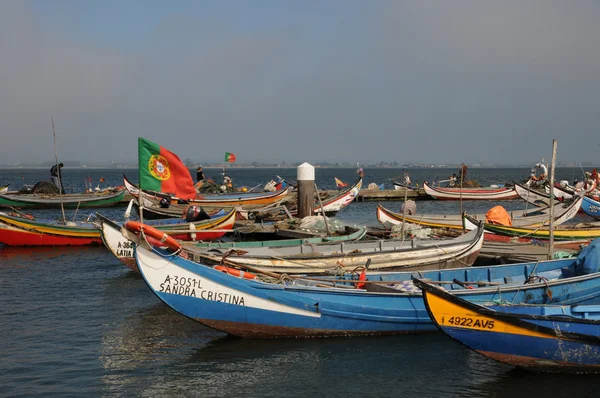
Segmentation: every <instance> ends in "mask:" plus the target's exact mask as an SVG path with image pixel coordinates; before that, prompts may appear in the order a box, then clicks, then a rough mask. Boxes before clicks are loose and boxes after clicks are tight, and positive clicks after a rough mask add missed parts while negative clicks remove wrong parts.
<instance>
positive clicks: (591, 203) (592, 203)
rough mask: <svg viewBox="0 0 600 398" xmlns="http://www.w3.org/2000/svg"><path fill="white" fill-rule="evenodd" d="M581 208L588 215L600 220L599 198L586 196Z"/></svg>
mask: <svg viewBox="0 0 600 398" xmlns="http://www.w3.org/2000/svg"><path fill="white" fill-rule="evenodd" d="M581 209H582V210H583V211H584V213H585V214H587V215H588V216H590V217H592V218H595V219H596V220H600V202H598V201H597V200H594V199H592V198H590V197H588V196H584V197H583V203H582V204H581Z"/></svg>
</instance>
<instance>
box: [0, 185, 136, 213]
mask: <svg viewBox="0 0 600 398" xmlns="http://www.w3.org/2000/svg"><path fill="white" fill-rule="evenodd" d="M125 192H126V191H125V188H123V187H118V188H115V189H114V190H110V191H102V192H100V193H96V192H94V193H82V194H64V195H58V194H56V195H50V194H35V193H31V194H30V193H28V194H19V193H0V207H16V208H29V209H42V208H55V209H60V207H61V203H62V205H63V206H64V207H65V208H69V209H75V208H90V207H110V206H115V205H117V204H119V203H120V202H121V201H122V200H123V198H124V196H125Z"/></svg>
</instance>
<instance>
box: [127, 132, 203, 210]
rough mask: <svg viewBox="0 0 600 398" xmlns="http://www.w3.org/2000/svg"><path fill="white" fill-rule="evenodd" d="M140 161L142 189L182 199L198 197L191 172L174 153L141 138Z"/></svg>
mask: <svg viewBox="0 0 600 398" xmlns="http://www.w3.org/2000/svg"><path fill="white" fill-rule="evenodd" d="M138 161H139V170H140V189H149V190H152V191H159V192H168V193H171V194H174V195H175V196H177V197H179V198H181V199H191V198H193V197H195V196H196V190H195V189H194V181H193V180H192V176H191V175H190V171H189V170H188V168H187V167H186V166H185V165H184V164H183V162H182V161H181V160H180V159H179V157H178V156H177V155H175V154H174V153H173V152H170V151H167V150H166V149H165V148H163V147H162V146H160V145H158V144H155V143H154V142H152V141H148V140H146V139H143V138H142V137H139V138H138Z"/></svg>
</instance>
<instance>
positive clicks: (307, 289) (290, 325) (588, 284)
mask: <svg viewBox="0 0 600 398" xmlns="http://www.w3.org/2000/svg"><path fill="white" fill-rule="evenodd" d="M155 250H157V251H153V250H150V249H148V248H147V247H146V246H145V244H141V245H140V246H137V247H136V251H135V255H136V261H137V264H138V267H139V269H140V272H141V274H142V276H143V277H144V280H145V281H146V283H147V284H148V286H149V287H150V289H151V290H152V291H153V292H154V293H155V294H156V295H157V297H158V298H159V299H160V300H162V301H163V302H164V303H166V304H167V305H168V306H170V307H171V308H173V309H174V310H175V311H177V312H179V313H181V314H183V315H185V316H187V317H189V318H191V319H194V320H196V321H198V322H200V323H202V324H204V325H206V326H208V327H211V328H214V329H217V330H220V331H223V332H225V333H229V334H233V335H236V336H240V337H248V338H277V337H316V336H353V335H378V334H379V335H381V334H402V333H421V332H431V331H433V330H435V326H434V325H433V323H432V322H431V320H430V318H429V316H428V314H427V312H426V310H425V305H424V302H423V299H422V296H421V293H420V291H419V290H418V288H416V287H414V286H413V288H414V289H413V290H404V291H400V290H398V291H397V293H393V294H390V293H380V292H371V291H368V290H365V289H353V288H350V289H349V288H348V287H331V288H330V287H321V285H318V286H317V284H321V283H323V282H319V281H307V280H300V279H296V280H294V281H290V280H289V279H288V280H285V279H284V280H283V281H282V282H281V283H267V282H261V281H259V280H256V279H253V280H248V279H244V278H240V277H236V276H232V275H229V274H226V273H223V272H221V271H218V270H215V269H213V268H211V267H208V266H206V265H204V264H200V263H196V262H193V261H190V260H188V259H185V258H182V257H181V256H178V255H170V254H169V253H168V252H166V251H162V250H160V249H155ZM573 264H574V260H573V259H570V260H555V261H546V262H539V263H537V264H536V263H528V264H518V265H507V266H494V267H481V268H479V267H477V268H461V269H454V270H441V271H430V272H422V273H420V275H422V277H424V278H430V279H431V280H435V281H440V282H441V281H446V280H450V281H451V280H452V279H453V278H459V279H462V280H467V281H469V280H473V281H477V280H479V281H482V280H486V281H487V280H489V281H491V282H490V283H492V284H493V281H497V282H498V283H502V282H503V281H511V282H510V283H511V284H510V285H506V286H498V285H490V286H486V287H477V286H475V287H474V288H473V289H467V288H463V287H461V286H459V285H452V286H450V285H443V286H444V287H445V288H446V289H449V290H452V291H453V292H454V294H456V295H460V296H461V297H464V298H466V299H467V300H470V301H476V302H492V301H493V300H498V299H503V300H507V301H515V302H528V303H543V302H545V301H547V300H548V294H547V289H552V293H553V300H554V301H560V300H564V302H565V303H566V302H574V301H576V300H582V299H584V298H585V299H587V300H589V301H592V300H596V299H597V298H598V297H599V296H600V290H599V289H598V287H599V286H600V274H598V273H596V274H590V275H582V276H572V277H571V276H570V277H565V278H564V279H557V280H551V279H549V280H548V281H547V282H535V283H528V284H526V285H523V284H522V282H523V278H527V277H528V276H529V275H530V274H531V273H532V271H533V272H535V273H536V275H540V276H548V277H549V278H550V277H551V274H552V275H555V274H557V273H558V274H559V275H560V274H561V273H562V274H563V275H567V274H566V272H567V271H563V269H571V267H573ZM414 274H415V273H414V272H398V273H394V272H386V273H381V274H376V273H375V274H368V276H369V277H368V280H369V282H368V283H377V282H378V281H383V282H384V283H388V282H389V283H390V284H393V283H398V282H401V281H404V282H406V283H407V284H410V283H411V282H410V279H411V277H412V275H414ZM371 281H372V282H371ZM303 282H306V283H307V284H303ZM310 283H312V285H310ZM450 283H452V282H450Z"/></svg>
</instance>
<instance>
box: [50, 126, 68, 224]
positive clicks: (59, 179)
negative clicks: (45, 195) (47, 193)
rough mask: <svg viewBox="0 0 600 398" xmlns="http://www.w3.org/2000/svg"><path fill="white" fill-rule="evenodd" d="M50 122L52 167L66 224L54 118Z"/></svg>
mask: <svg viewBox="0 0 600 398" xmlns="http://www.w3.org/2000/svg"><path fill="white" fill-rule="evenodd" d="M50 120H52V135H53V136H54V162H55V163H54V166H55V167H56V174H57V176H58V177H57V178H58V185H60V187H59V188H58V197H59V198H60V209H61V210H62V216H63V222H64V223H65V224H66V223H67V217H66V216H65V206H64V204H63V197H62V186H63V184H62V173H61V172H60V168H59V167H58V151H57V150H56V130H54V117H50Z"/></svg>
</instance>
